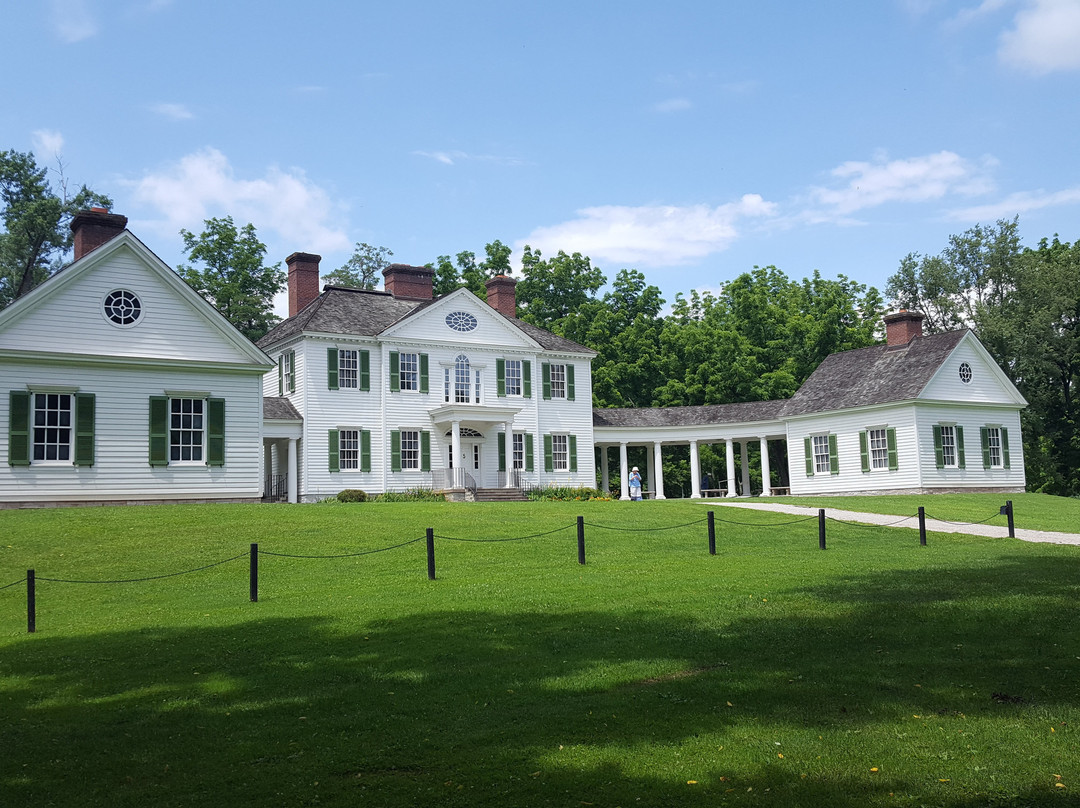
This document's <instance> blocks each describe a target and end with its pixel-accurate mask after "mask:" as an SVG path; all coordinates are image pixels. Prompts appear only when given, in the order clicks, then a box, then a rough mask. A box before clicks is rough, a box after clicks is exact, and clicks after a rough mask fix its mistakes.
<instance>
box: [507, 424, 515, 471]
mask: <svg viewBox="0 0 1080 808" xmlns="http://www.w3.org/2000/svg"><path fill="white" fill-rule="evenodd" d="M505 428H506V487H507V488H513V487H514V422H513V421H507V422H506V427H505Z"/></svg>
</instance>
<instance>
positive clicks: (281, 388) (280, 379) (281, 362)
mask: <svg viewBox="0 0 1080 808" xmlns="http://www.w3.org/2000/svg"><path fill="white" fill-rule="evenodd" d="M277 394H278V395H279V396H283V395H285V354H282V355H281V356H279V357H278V358H277Z"/></svg>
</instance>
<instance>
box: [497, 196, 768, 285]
mask: <svg viewBox="0 0 1080 808" xmlns="http://www.w3.org/2000/svg"><path fill="white" fill-rule="evenodd" d="M775 212H776V205H775V204H774V203H772V202H766V201H765V200H764V199H762V198H761V197H760V196H758V195H757V194H746V195H745V196H743V197H742V198H741V199H740V200H738V201H737V202H730V203H728V204H726V205H720V206H719V207H715V208H713V207H709V206H707V205H691V206H685V207H676V206H667V205H647V206H642V207H627V206H621V205H605V206H601V207H593V208H584V209H583V210H579V211H577V214H578V218H576V219H573V220H571V221H568V222H563V223H562V224H556V225H552V226H550V227H539V228H537V229H535V230H533V232H532V233H530V234H529V235H528V237H527V238H524V239H521V240H519V241H518V242H517V244H516V251H520V249H521V247H522V246H524V245H525V244H529V245H531V246H532V247H534V248H537V249H540V250H541V251H542V252H543V253H544V254H545V255H551V254H554V253H555V252H557V251H558V250H563V251H564V252H568V253H573V252H580V253H582V254H584V255H588V256H589V257H590V258H592V259H593V260H595V261H606V262H610V263H614V264H619V265H620V266H635V267H649V266H672V265H674V264H682V263H687V262H689V261H692V260H694V259H697V258H701V257H703V256H706V255H709V254H711V253H715V252H720V251H722V250H724V249H727V247H728V246H730V245H731V243H732V242H733V241H735V239H737V238H738V236H739V231H738V228H737V225H738V224H739V223H740V222H741V221H743V220H750V219H760V218H764V217H770V216H773V215H774V214H775Z"/></svg>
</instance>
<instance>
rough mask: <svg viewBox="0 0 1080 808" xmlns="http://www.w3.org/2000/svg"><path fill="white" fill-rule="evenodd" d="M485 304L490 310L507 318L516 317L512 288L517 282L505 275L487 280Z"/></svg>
mask: <svg viewBox="0 0 1080 808" xmlns="http://www.w3.org/2000/svg"><path fill="white" fill-rule="evenodd" d="M484 285H485V286H486V287H487V303H488V305H489V306H491V308H493V309H495V311H497V312H499V313H500V314H505V315H506V316H507V317H515V318H516V317H517V296H516V295H515V294H514V287H515V286H517V281H516V280H514V279H513V278H509V277H507V276H506V275H496V276H495V277H494V278H490V279H489V280H487V281H486V282H485V283H484Z"/></svg>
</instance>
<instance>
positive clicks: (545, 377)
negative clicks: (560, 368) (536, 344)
mask: <svg viewBox="0 0 1080 808" xmlns="http://www.w3.org/2000/svg"><path fill="white" fill-rule="evenodd" d="M540 378H541V386H542V387H543V390H544V400H545V401H547V400H548V399H550V398H551V365H550V364H549V363H547V362H544V363H543V364H542V365H540Z"/></svg>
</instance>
